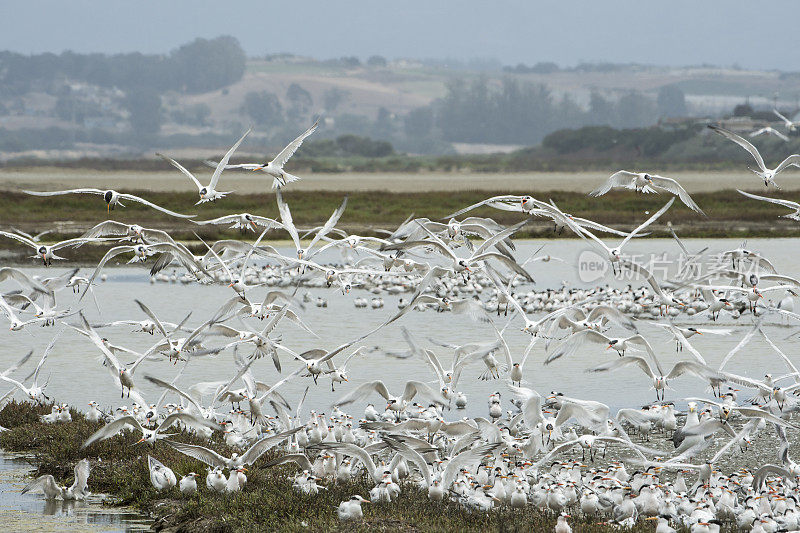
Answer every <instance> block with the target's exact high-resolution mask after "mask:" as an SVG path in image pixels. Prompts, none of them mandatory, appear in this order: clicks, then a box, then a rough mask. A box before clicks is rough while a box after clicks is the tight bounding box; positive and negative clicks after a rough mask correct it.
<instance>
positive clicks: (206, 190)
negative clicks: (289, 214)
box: [156, 130, 251, 205]
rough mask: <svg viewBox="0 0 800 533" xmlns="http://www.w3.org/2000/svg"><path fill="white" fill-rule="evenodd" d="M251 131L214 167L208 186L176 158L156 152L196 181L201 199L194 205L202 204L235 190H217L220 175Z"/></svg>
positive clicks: (245, 133)
mask: <svg viewBox="0 0 800 533" xmlns="http://www.w3.org/2000/svg"><path fill="white" fill-rule="evenodd" d="M250 131H251V130H247V131H246V132H244V135H242V137H241V138H240V139H239V140H238V141H236V144H234V145H233V146H231V149H230V150H228V152H227V153H226V154H225V156H224V157H223V158H222V160H221V161H220V162H219V164H218V165H217V168H215V169H214V173H213V174H212V175H211V181H210V182H209V184H208V185H207V186H203V184H202V183H200V182H199V181H198V180H197V178H195V177H194V174H192V173H191V172H189V171H188V170H186V169H185V168H184V167H183V166H182V165H181V164H180V163H178V162H177V161H175V160H174V159H172V158H169V157H167V156H165V155H164V154H156V155H157V156H158V157H160V158H161V159H163V160H164V161H167V162H168V163H170V164H171V165H172V166H173V167H175V168H177V169H178V170H180V171H181V172H183V173H184V174H185V175H186V176H188V177H189V179H191V180H192V181H193V182H194V184H195V185H196V186H197V192H198V194H199V195H200V199H199V200H198V201H197V203H195V204H194V205H197V204H202V203H205V202H216V201H217V200H219V199H220V198H225V196H226V195H228V194H230V193H231V192H233V191H227V192H220V191H218V190H216V188H217V184H218V183H219V177H220V175H222V171H223V170H224V169H225V165H227V164H228V160H229V159H230V158H231V156H232V155H233V152H235V151H236V149H237V148H239V145H240V144H242V141H243V140H244V138H245V137H247V135H248V134H249V133H250Z"/></svg>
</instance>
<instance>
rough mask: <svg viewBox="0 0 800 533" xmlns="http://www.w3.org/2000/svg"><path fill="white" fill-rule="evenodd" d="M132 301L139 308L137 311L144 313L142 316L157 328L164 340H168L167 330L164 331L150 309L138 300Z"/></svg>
mask: <svg viewBox="0 0 800 533" xmlns="http://www.w3.org/2000/svg"><path fill="white" fill-rule="evenodd" d="M133 301H134V302H136V304H137V305H138V306H139V309H141V310H142V312H144V314H146V315H147V316H148V317H150V320H152V321H153V322H154V323H155V325H156V327H157V328H158V331H159V332H160V333H161V334H162V335H163V336H164V338H166V339H169V335H167V330H166V329H164V325H163V324H162V323H161V321H160V320H159V319H158V317H157V316H156V314H155V313H154V312H153V311H151V310H150V308H149V307H147V306H146V305H145V304H144V303H142V302H141V301H140V300H137V299H134V300H133Z"/></svg>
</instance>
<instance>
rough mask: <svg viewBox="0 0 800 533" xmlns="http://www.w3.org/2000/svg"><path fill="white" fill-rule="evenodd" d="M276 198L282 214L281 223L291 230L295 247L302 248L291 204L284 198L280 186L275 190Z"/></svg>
mask: <svg viewBox="0 0 800 533" xmlns="http://www.w3.org/2000/svg"><path fill="white" fill-rule="evenodd" d="M275 200H276V201H277V202H278V213H280V215H281V224H283V227H284V228H285V229H286V231H287V232H289V236H290V237H291V238H292V241H293V242H294V245H295V247H296V248H297V249H298V250H299V249H300V236H299V235H298V234H297V228H295V227H294V222H293V221H292V212H291V211H290V210H289V205H288V204H287V203H286V202H285V201H284V200H283V193H281V190H280V188H278V189H277V190H276V191H275Z"/></svg>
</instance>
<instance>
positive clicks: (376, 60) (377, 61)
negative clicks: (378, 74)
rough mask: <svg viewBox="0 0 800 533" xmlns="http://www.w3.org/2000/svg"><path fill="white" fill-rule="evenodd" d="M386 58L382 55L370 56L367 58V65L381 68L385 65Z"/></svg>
mask: <svg viewBox="0 0 800 533" xmlns="http://www.w3.org/2000/svg"><path fill="white" fill-rule="evenodd" d="M386 64H387V63H386V58H385V57H383V56H371V57H370V58H369V59H367V66H368V67H372V68H381V67H385V66H386Z"/></svg>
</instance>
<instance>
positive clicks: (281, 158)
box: [272, 120, 319, 169]
mask: <svg viewBox="0 0 800 533" xmlns="http://www.w3.org/2000/svg"><path fill="white" fill-rule="evenodd" d="M317 126H319V120H317V121H316V122H314V124H313V125H312V126H311V127H310V128H308V129H307V130H306V131H304V132H303V133H301V134H300V135H299V136H298V137H297V138H296V139H295V140H293V141H292V142H290V143H289V144H288V145H287V146H286V148H284V149H283V150H281V152H280V153H279V154H278V155H276V156H275V159H273V160H272V165H273V166H275V167H278V168H280V169H283V165H285V164H286V162H287V161H289V159H290V158H291V157H292V156H293V155H294V153H295V152H296V151H297V149H298V148H300V145H301V144H303V141H304V140H305V138H306V137H308V136H309V135H311V134H312V133H314V132H315V131H317Z"/></svg>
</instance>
